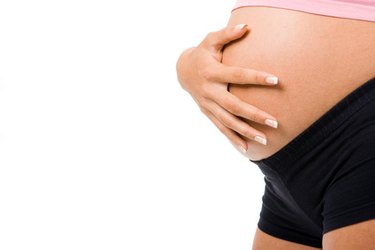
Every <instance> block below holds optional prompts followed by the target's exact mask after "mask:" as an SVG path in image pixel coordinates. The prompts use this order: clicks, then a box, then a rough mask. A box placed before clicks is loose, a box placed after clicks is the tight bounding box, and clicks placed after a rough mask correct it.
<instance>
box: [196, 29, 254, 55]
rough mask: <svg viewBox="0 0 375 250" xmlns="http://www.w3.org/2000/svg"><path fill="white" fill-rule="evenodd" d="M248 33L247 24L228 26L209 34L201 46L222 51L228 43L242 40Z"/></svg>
mask: <svg viewBox="0 0 375 250" xmlns="http://www.w3.org/2000/svg"><path fill="white" fill-rule="evenodd" d="M247 31H248V26H247V24H238V25H236V26H228V27H225V28H223V29H221V30H219V31H215V32H210V33H208V34H207V36H206V38H205V39H204V40H203V41H202V43H201V46H203V47H205V48H207V49H214V50H215V52H216V51H218V50H221V49H222V48H223V46H224V45H226V44H227V43H229V42H231V41H234V40H237V39H239V38H241V37H242V36H243V35H245V34H246V32H247Z"/></svg>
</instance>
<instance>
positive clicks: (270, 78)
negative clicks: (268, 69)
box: [266, 76, 279, 85]
mask: <svg viewBox="0 0 375 250" xmlns="http://www.w3.org/2000/svg"><path fill="white" fill-rule="evenodd" d="M266 82H267V83H269V84H274V85H276V84H278V82H279V79H278V78H277V77H276V76H268V77H266Z"/></svg>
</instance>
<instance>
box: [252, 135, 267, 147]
mask: <svg viewBox="0 0 375 250" xmlns="http://www.w3.org/2000/svg"><path fill="white" fill-rule="evenodd" d="M254 140H255V141H257V142H259V143H261V144H263V145H267V140H266V138H263V137H261V136H259V135H257V136H255V138H254Z"/></svg>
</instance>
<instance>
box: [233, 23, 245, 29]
mask: <svg viewBox="0 0 375 250" xmlns="http://www.w3.org/2000/svg"><path fill="white" fill-rule="evenodd" d="M245 26H246V24H244V23H243V24H237V25H236V26H235V27H234V29H235V30H236V31H240V30H242V29H243V28H245Z"/></svg>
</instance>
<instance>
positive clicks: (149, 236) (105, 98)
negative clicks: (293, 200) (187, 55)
mask: <svg viewBox="0 0 375 250" xmlns="http://www.w3.org/2000/svg"><path fill="white" fill-rule="evenodd" d="M233 5H234V1H231V0H205V1H198V0H189V1H165V0H164V1H151V0H145V1H113V0H105V1H104V0H100V1H95V0H90V1H88V0H86V1H85V0H64V1H47V0H46V1H40V0H36V1H25V0H24V1H18V0H12V1H1V2H0V249H2V250H8V249H9V250H10V249H22V250H26V249H38V250H42V249H48V250H51V249H52V250H54V249H70V250H71V249H80V250H82V249H90V250H91V249H106V250H107V249H111V250H115V249H127V250H140V249H142V250H148V249H163V250H172V249H173V250H176V249H178V250H185V249H186V250H191V249H194V250H211V249H215V250H224V249H225V250H240V249H241V250H242V249H251V245H252V240H253V233H254V232H255V229H256V223H257V220H258V218H259V211H260V207H261V197H262V194H263V175H262V174H261V172H260V170H259V169H258V168H257V167H256V165H254V164H252V163H251V162H250V161H248V160H247V159H246V158H244V157H243V156H242V155H241V154H240V153H238V152H237V151H236V150H235V149H234V148H233V147H232V145H231V144H230V143H229V142H228V141H227V139H226V138H225V137H224V136H223V135H222V134H221V133H220V132H219V131H218V130H217V129H216V127H215V126H214V125H213V124H211V122H210V121H209V120H208V118H206V117H205V116H204V115H203V114H202V113H200V111H199V108H198V106H197V105H196V104H195V102H194V101H193V99H192V98H191V97H190V96H189V94H188V93H187V92H185V91H184V90H182V89H181V87H180V86H179V83H178V82H177V79H176V73H175V63H176V61H177V58H178V56H179V54H180V53H181V52H182V50H184V49H186V48H188V47H191V46H194V45H197V44H198V43H199V42H200V41H201V39H202V38H203V37H204V36H205V35H206V33H208V32H209V31H214V30H217V29H220V28H221V27H224V26H225V25H226V23H227V21H228V18H229V16H230V11H231V8H232V7H233Z"/></svg>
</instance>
